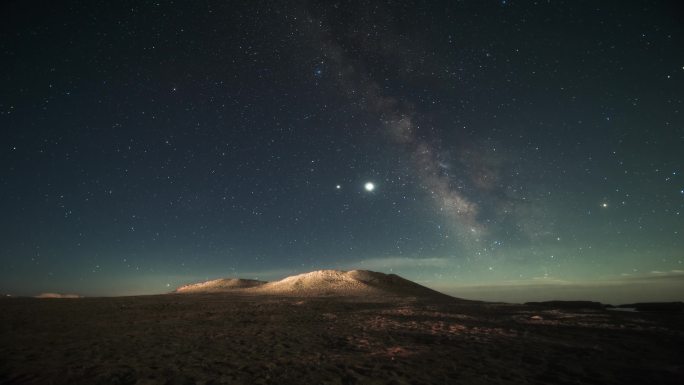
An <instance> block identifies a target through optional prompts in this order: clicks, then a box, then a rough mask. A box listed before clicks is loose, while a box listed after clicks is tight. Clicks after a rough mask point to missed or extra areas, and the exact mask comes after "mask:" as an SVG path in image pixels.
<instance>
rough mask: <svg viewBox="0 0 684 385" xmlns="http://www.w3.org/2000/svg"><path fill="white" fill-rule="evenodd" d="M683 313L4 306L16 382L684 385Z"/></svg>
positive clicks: (2, 361) (3, 356) (473, 306)
mask: <svg viewBox="0 0 684 385" xmlns="http://www.w3.org/2000/svg"><path fill="white" fill-rule="evenodd" d="M682 346H684V318H683V316H682V315H681V314H647V313H626V312H615V311H610V312H608V311H604V310H578V309H573V310H558V309H552V308H551V309H550V308H542V307H530V306H522V305H496V304H478V303H457V302H453V303H447V302H442V303H425V302H417V301H410V300H387V299H384V300H378V301H373V300H371V299H366V301H365V302H362V303H358V302H351V301H348V300H335V299H322V298H313V299H312V298H285V299H283V298H274V297H248V296H229V295H222V294H215V295H164V296H147V297H122V298H87V299H43V300H38V299H28V298H24V299H21V298H18V299H2V300H0V383H3V384H504V383H505V384H626V383H632V384H684V355H682V352H683V351H684V348H682Z"/></svg>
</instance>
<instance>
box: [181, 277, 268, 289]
mask: <svg viewBox="0 0 684 385" xmlns="http://www.w3.org/2000/svg"><path fill="white" fill-rule="evenodd" d="M265 283H266V281H258V280H255V279H242V278H220V279H214V280H212V281H206V282H199V283H192V284H189V285H184V286H181V287H179V288H178V289H176V290H175V293H215V292H223V291H231V290H236V289H246V288H251V287H256V286H261V285H263V284H265Z"/></svg>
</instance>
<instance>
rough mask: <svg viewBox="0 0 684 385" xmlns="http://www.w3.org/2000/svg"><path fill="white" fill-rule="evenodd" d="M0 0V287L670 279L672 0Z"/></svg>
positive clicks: (545, 285)
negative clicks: (341, 273)
mask: <svg viewBox="0 0 684 385" xmlns="http://www.w3.org/2000/svg"><path fill="white" fill-rule="evenodd" d="M0 7H1V12H0V14H1V15H2V16H0V17H1V18H2V22H0V55H1V56H2V60H0V66H1V69H2V71H0V146H1V147H0V162H1V164H2V168H1V169H0V210H1V212H2V216H1V217H0V237H1V238H2V242H0V261H1V265H0V266H1V269H0V292H3V293H8V294H13V295H35V294H37V293H40V292H60V293H66V292H69V293H71V292H74V293H78V294H83V295H129V294H151V293H163V292H167V291H169V290H172V289H173V288H174V287H176V286H178V285H181V284H185V283H188V282H193V281H199V280H204V279H211V278H218V277H244V278H260V279H279V278H282V277H284V276H287V275H291V274H295V273H302V272H307V271H311V270H317V269H323V268H333V269H353V268H363V269H370V270H376V271H382V272H386V273H397V274H400V275H402V276H404V277H406V278H408V279H412V280H415V281H417V282H419V283H422V284H425V285H427V286H430V287H433V288H438V289H441V290H443V291H445V292H448V293H450V294H454V295H459V294H461V295H462V296H464V297H468V298H483V299H492V300H511V301H523V300H528V299H552V298H547V297H553V298H564V299H570V298H575V297H581V298H583V299H598V300H604V301H629V299H630V298H637V297H638V298H637V299H645V300H676V299H680V300H681V299H684V298H683V297H684V295H683V294H682V293H684V290H682V289H684V263H683V261H684V240H683V238H682V232H684V219H683V218H684V215H682V211H683V210H684V176H683V175H682V173H684V169H682V163H683V162H682V161H683V160H684V156H683V154H684V151H683V150H684V117H683V113H682V112H683V111H682V110H683V109H684V92H683V91H684V51H683V50H682V49H681V47H684V23H682V20H683V17H684V9H683V7H682V5H681V3H679V2H678V1H655V0H654V1H629V2H624V1H605V2H597V1H559V0H548V1H547V0H538V1H516V0H507V1H504V0H501V1H488V0H483V1H474V0H473V1H445V2H440V1H416V2H410V1H386V2H380V1H378V2H375V1H350V2H327V1H326V2H317V1H308V2H275V1H274V2H269V1H245V2H239V1H229V2H226V1H201V2H198V1H174V2H168V1H158V2H154V1H143V2H141V1H117V2H108V1H65V2H52V3H50V4H46V3H41V4H40V6H38V5H36V4H33V3H30V2H23V1H10V2H4V3H3V5H2V6H0ZM639 295H641V296H639ZM630 296H632V297H630Z"/></svg>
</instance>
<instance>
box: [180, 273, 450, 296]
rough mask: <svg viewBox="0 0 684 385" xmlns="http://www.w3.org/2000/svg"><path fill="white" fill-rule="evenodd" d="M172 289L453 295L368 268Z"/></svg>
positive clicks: (224, 280) (194, 291) (183, 291)
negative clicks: (270, 280)
mask: <svg viewBox="0 0 684 385" xmlns="http://www.w3.org/2000/svg"><path fill="white" fill-rule="evenodd" d="M175 292H176V293H216V292H234V293H238V292H239V293H244V294H255V295H259V294H261V295H285V296H298V297H326V296H330V297H363V296H372V297H420V298H433V299H437V298H440V299H450V298H451V299H453V297H450V296H448V295H446V294H443V293H440V292H438V291H435V290H432V289H429V288H427V287H425V286H422V285H419V284H417V283H415V282H412V281H409V280H407V279H404V278H402V277H400V276H398V275H396V274H384V273H378V272H374V271H369V270H351V271H341V270H318V271H312V272H310V273H304V274H299V275H293V276H291V277H286V278H283V279H281V280H280V281H275V282H263V281H255V280H247V279H216V280H213V281H207V282H200V283H195V284H191V285H185V286H181V287H179V288H178V289H176V291H175Z"/></svg>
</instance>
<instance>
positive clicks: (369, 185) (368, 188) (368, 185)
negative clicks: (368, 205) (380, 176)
mask: <svg viewBox="0 0 684 385" xmlns="http://www.w3.org/2000/svg"><path fill="white" fill-rule="evenodd" d="M363 188H365V189H366V191H373V190H375V185H374V184H373V182H366V184H365V185H364V186H363Z"/></svg>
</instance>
